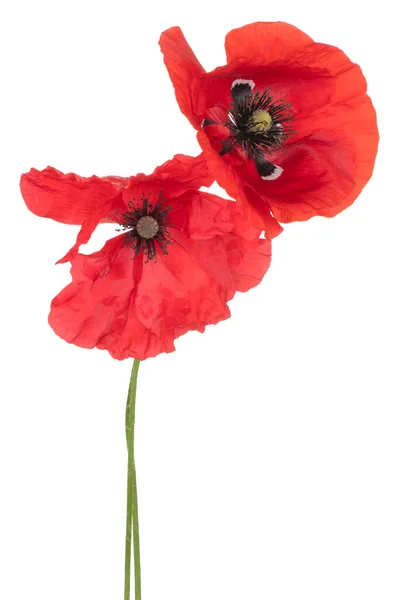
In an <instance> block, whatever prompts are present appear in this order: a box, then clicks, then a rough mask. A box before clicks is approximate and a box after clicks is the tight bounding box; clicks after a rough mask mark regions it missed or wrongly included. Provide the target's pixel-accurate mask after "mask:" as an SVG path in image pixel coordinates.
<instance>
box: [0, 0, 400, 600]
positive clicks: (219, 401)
mask: <svg viewBox="0 0 400 600" xmlns="http://www.w3.org/2000/svg"><path fill="white" fill-rule="evenodd" d="M256 20H271V21H272V20H284V21H288V22H291V23H292V24H294V25H296V26H298V27H300V28H301V29H303V30H304V31H306V32H307V33H308V34H309V35H311V36H312V37H313V38H314V39H316V40H317V41H322V42H327V43H331V44H334V45H337V46H339V47H340V48H342V49H343V50H345V51H346V52H347V54H348V55H349V56H350V57H351V58H352V59H353V60H354V61H356V62H359V63H360V64H361V65H362V67H363V69H364V72H365V75H366V77H367V79H368V82H369V92H370V95H371V96H372V98H373V101H374V104H375V106H376V109H377V112H378V117H379V124H380V130H381V145H380V152H379V157H378V160H377V164H376V170H375V174H374V177H373V179H372V181H371V182H370V183H369V185H368V186H367V188H366V189H365V191H364V192H363V193H362V195H361V197H360V198H359V199H358V200H357V201H356V203H355V205H354V206H353V207H351V208H350V209H348V210H346V211H345V212H344V213H342V214H341V215H339V216H338V217H336V218H335V219H332V220H324V219H319V218H318V219H314V220H313V221H312V222H308V223H301V224H293V225H290V226H287V227H286V229H285V232H284V234H282V235H281V236H280V237H279V238H278V239H276V240H275V241H274V244H273V262H272V266H271V269H270V271H269V274H268V276H267V277H266V278H265V280H264V281H263V282H262V284H261V285H260V286H259V287H258V288H257V289H255V290H253V291H251V292H249V293H248V294H245V295H238V296H237V297H236V298H235V300H234V301H232V303H231V310H232V319H230V320H228V321H226V322H224V323H221V324H219V325H218V326H217V327H211V328H209V329H208V330H207V332H206V333H205V334H203V335H201V334H199V333H191V334H189V335H187V336H185V337H183V338H181V339H180V340H178V341H177V344H176V345H177V352H176V353H174V354H170V355H168V356H165V355H164V356H159V357H158V358H156V359H150V360H148V361H146V362H145V363H143V364H142V366H141V370H140V373H139V392H138V407H137V467H138V483H139V494H140V521H141V545H142V565H143V598H144V600H161V599H162V600H221V599H229V600H243V599H251V600H267V599H268V600H298V599H300V600H302V599H304V600H338V599H340V600H381V599H385V600H398V599H399V597H400V576H399V559H400V542H399V540H400V517H399V506H400V486H399V466H400V464H399V463H400V436H399V426H400V404H399V403H400V393H399V392H400V390H399V382H398V374H399V366H398V365H399V351H398V347H399V334H400V327H399V317H398V312H399V300H400V298H399V292H398V289H397V284H398V274H399V259H400V256H399V246H398V239H399V216H400V211H399V204H400V195H399V164H398V156H399V146H398V128H399V103H398V98H399V86H398V75H399V64H398V29H397V19H396V18H395V16H394V14H393V12H392V13H391V12H390V4H389V2H386V3H385V2H379V3H370V4H368V3H367V2H365V1H362V2H361V1H357V2H338V1H335V2H333V3H329V2H322V1H318V2H317V1H315V2H314V1H310V0H309V1H302V2H297V1H294V0H290V1H288V0H285V1H282V2H266V1H265V0H262V1H259V0H253V1H252V2H243V1H240V2H234V1H232V2H226V1H211V0H202V1H201V2H199V3H194V2H188V1H186V2H183V1H179V0H170V1H167V2H157V1H153V2H135V1H134V0H132V1H131V2H127V1H121V0H119V1H114V2H104V1H100V0H97V1H96V2H94V1H89V0H69V1H68V2H59V1H58V2H57V1H54V0H52V1H46V0H31V1H29V2H28V1H25V2H22V1H14V2H12V3H11V2H9V3H8V6H6V7H5V12H4V9H3V15H2V17H1V35H0V44H1V45H2V49H1V71H2V74H1V87H2V91H1V94H0V103H1V114H0V118H1V140H0V144H1V147H2V151H4V156H3V157H2V159H1V163H0V165H1V166H0V170H1V184H2V185H1V206H2V210H1V215H2V218H1V222H0V227H1V230H0V231H1V236H0V240H1V284H0V285H1V289H2V292H1V303H2V310H1V315H2V324H1V348H2V359H1V366H2V368H1V371H2V375H1V387H2V394H1V402H0V461H1V462H0V469H1V471H0V485H1V495H0V552H1V560H0V570H1V576H0V598H1V599H2V600H31V599H32V600H36V599H38V600H39V599H40V600H71V599H74V600H92V599H96V600H119V599H120V600H122V597H123V558H124V535H125V469H126V455H125V454H126V449H125V440H124V410H125V398H126V391H127V385H128V379H129V372H130V367H131V364H130V361H125V362H123V363H120V362H117V361H113V360H112V359H111V357H110V356H109V355H108V354H107V353H106V352H104V351H97V350H92V351H88V350H82V349H79V348H76V347H74V346H70V345H68V344H66V343H65V342H63V341H62V340H60V339H58V338H57V337H56V336H55V335H54V334H53V332H52V331H51V329H50V328H49V327H48V326H47V313H48V309H49V303H50V301H51V299H52V297H53V296H54V295H55V294H57V293H58V292H59V290H60V289H61V288H62V287H64V285H66V283H67V282H68V281H69V274H68V266H67V265H64V266H57V267H56V266H54V263H55V261H56V260H57V259H58V258H60V257H61V256H63V255H64V253H65V252H66V250H67V249H68V248H69V247H70V246H71V245H72V241H73V240H74V237H75V235H76V228H75V227H68V226H66V225H62V224H59V223H55V222H51V221H48V220H41V219H39V218H37V217H35V216H34V215H32V214H30V213H29V212H28V210H27V209H26V208H25V205H24V203H23V201H22V199H21V197H20V195H19V190H18V180H19V175H20V173H22V172H25V171H27V170H28V169H29V168H30V167H31V166H35V167H36V168H44V167H45V166H47V164H51V165H53V166H54V167H56V168H58V169H60V170H63V171H65V172H68V171H73V172H76V173H79V174H81V175H85V176H89V175H91V174H92V173H96V174H97V175H106V174H118V175H129V174H135V173H137V172H139V171H145V172H150V171H152V170H153V168H154V167H155V166H156V165H158V164H160V163H161V162H163V161H165V160H166V159H168V158H170V157H171V156H172V155H173V154H174V153H177V152H184V153H188V154H196V153H197V152H198V146H197V142H196V139H195V132H194V130H193V129H192V128H191V126H190V125H189V124H188V123H187V121H186V120H185V118H184V117H183V116H182V115H181V114H180V111H179V109H178V107H177V105H176V103H175V98H174V94H173V90H172V86H171V84H170V81H169V78H168V75H167V72H166V70H165V68H164V65H163V62H162V57H161V54H160V52H159V49H158V43H157V42H158V37H159V34H160V33H161V31H162V30H163V29H166V28H167V27H169V26H172V25H180V26H181V27H182V29H183V30H184V32H185V34H186V36H187V38H188V40H189V43H191V45H192V47H193V49H194V51H195V52H196V53H197V55H198V57H199V59H200V60H201V61H202V62H203V64H204V66H205V67H206V68H208V69H212V68H214V67H215V66H217V65H219V64H223V63H224V50H223V42H224V35H225V33H226V32H228V31H229V30H230V29H231V28H233V27H237V26H240V25H243V24H246V23H249V22H252V21H256ZM396 55H397V59H396ZM103 239H104V235H103V234H102V233H101V234H99V235H97V236H96V237H95V239H94V241H93V243H92V244H91V246H90V249H94V248H98V247H100V245H101V244H102V240H103Z"/></svg>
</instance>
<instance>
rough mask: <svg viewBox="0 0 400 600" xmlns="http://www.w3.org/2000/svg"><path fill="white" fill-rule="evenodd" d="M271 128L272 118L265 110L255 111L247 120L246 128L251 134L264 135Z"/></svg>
mask: <svg viewBox="0 0 400 600" xmlns="http://www.w3.org/2000/svg"><path fill="white" fill-rule="evenodd" d="M271 127H272V117H271V115H270V114H269V112H267V111H266V110H256V111H254V113H253V114H252V115H251V117H250V119H249V124H248V126H247V128H248V130H250V131H251V133H266V132H267V131H269V130H270V129H271Z"/></svg>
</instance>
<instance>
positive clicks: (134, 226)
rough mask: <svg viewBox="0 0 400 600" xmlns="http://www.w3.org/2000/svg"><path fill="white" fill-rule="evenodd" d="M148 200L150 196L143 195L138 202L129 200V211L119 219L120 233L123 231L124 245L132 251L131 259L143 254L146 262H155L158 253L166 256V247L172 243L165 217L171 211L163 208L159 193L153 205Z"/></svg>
mask: <svg viewBox="0 0 400 600" xmlns="http://www.w3.org/2000/svg"><path fill="white" fill-rule="evenodd" d="M149 200H150V194H149V196H144V195H143V196H142V198H141V200H140V201H139V202H136V201H135V200H131V201H130V202H128V208H129V210H128V211H127V212H126V213H124V214H122V215H120V217H119V220H120V221H121V228H122V231H125V239H124V245H125V246H129V247H130V248H132V249H133V251H134V256H133V258H136V257H137V256H138V255H139V254H140V252H143V254H144V255H145V256H146V257H147V261H146V262H148V261H149V260H156V257H157V254H158V253H159V252H161V253H162V254H168V252H167V246H169V244H171V243H172V242H171V240H170V239H169V234H168V231H167V226H168V222H167V216H168V213H169V211H170V210H171V209H170V208H169V207H167V208H165V207H164V206H163V198H162V193H161V192H160V195H159V198H158V200H157V202H156V203H155V204H152V203H150V202H149ZM119 231H121V230H119Z"/></svg>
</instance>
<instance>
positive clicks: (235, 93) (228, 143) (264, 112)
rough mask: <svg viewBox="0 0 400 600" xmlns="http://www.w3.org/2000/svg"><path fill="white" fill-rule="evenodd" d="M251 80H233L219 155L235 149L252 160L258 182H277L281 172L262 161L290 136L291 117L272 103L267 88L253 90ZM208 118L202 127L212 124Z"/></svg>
mask: <svg viewBox="0 0 400 600" xmlns="http://www.w3.org/2000/svg"><path fill="white" fill-rule="evenodd" d="M254 87H255V83H254V81H252V80H250V79H236V80H235V81H234V82H233V84H232V87H231V97H232V105H231V107H230V109H229V110H228V120H227V121H226V122H225V123H224V124H225V126H226V127H227V128H228V129H229V131H230V136H229V137H228V138H227V139H225V140H224V141H223V142H221V145H222V147H221V150H220V152H219V153H220V155H221V156H224V155H225V154H228V153H229V152H232V150H233V149H234V148H235V146H238V147H239V148H241V149H243V150H244V151H245V153H246V155H247V157H248V158H250V159H252V160H254V162H255V165H256V167H257V171H258V174H259V175H260V176H261V177H262V179H277V178H278V177H279V176H280V175H281V173H282V171H283V169H282V168H281V167H279V166H278V165H274V164H273V163H271V162H269V161H268V160H267V158H266V156H265V155H266V154H271V153H272V152H274V151H275V150H277V149H279V148H281V147H282V145H283V143H284V142H285V141H286V140H287V139H288V137H289V136H290V135H291V134H292V133H293V130H292V129H291V127H290V122H291V121H293V115H292V113H291V110H290V108H291V107H290V105H289V104H285V103H284V102H283V101H281V100H279V101H274V99H273V98H272V96H271V95H270V94H269V91H268V88H267V89H266V90H264V92H263V93H262V94H260V92H258V91H256V92H254V93H253V89H254ZM215 124H216V123H215V121H213V120H212V119H208V118H206V119H204V121H203V123H202V126H203V128H206V127H207V126H209V125H215Z"/></svg>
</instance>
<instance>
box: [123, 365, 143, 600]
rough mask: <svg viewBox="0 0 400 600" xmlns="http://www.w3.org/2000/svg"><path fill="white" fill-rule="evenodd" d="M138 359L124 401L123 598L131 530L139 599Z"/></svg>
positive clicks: (128, 588)
mask: <svg viewBox="0 0 400 600" xmlns="http://www.w3.org/2000/svg"><path fill="white" fill-rule="evenodd" d="M139 365H140V361H139V360H137V359H136V358H135V360H134V361H133V366H132V373H131V380H130V383H129V392H128V399H127V402H126V414H125V431H126V443H127V446H128V484H127V504H126V539H125V595H124V600H129V599H130V593H131V552H132V532H133V555H134V561H135V600H141V584H140V546H139V515H138V498H137V485H136V467H135V455H134V442H135V405H136V386H137V376H138V371H139Z"/></svg>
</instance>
